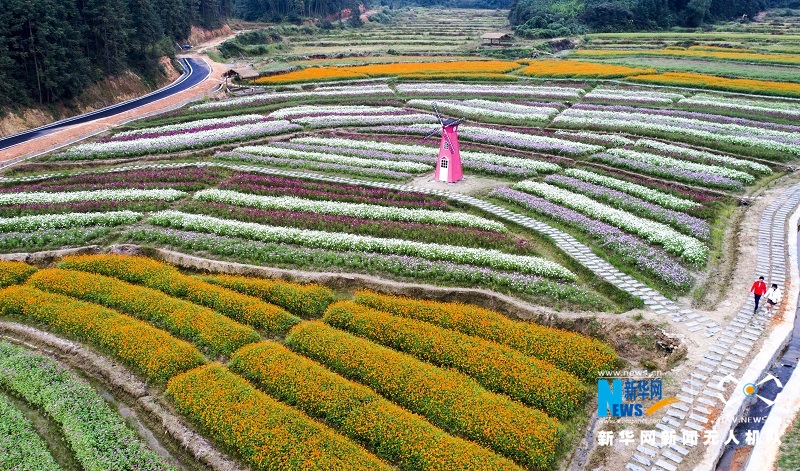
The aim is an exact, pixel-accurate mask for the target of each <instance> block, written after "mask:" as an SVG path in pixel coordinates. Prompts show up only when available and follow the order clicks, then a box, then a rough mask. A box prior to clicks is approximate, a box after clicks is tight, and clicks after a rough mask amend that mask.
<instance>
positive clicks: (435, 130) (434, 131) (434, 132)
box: [422, 129, 439, 141]
mask: <svg viewBox="0 0 800 471" xmlns="http://www.w3.org/2000/svg"><path fill="white" fill-rule="evenodd" d="M437 132H439V130H438V129H434V130H433V131H431V132H429V133H428V135H427V136H425V137H423V138H422V140H423V141H424V140H425V139H428V138H430V137H431V136H433V135H434V134H436V133H437Z"/></svg>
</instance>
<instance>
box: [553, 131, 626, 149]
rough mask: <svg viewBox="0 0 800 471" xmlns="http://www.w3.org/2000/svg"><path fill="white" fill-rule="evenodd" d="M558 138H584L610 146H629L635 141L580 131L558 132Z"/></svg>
mask: <svg viewBox="0 0 800 471" xmlns="http://www.w3.org/2000/svg"><path fill="white" fill-rule="evenodd" d="M555 135H556V136H564V137H566V138H567V139H569V138H572V139H575V138H576V137H579V138H580V137H582V138H585V139H593V140H596V141H600V142H607V143H608V144H610V145H614V146H619V147H623V146H628V145H632V144H633V143H634V142H635V141H634V140H633V139H628V138H627V137H623V136H618V135H616V134H600V133H596V132H589V131H578V132H574V131H572V132H570V131H556V132H555Z"/></svg>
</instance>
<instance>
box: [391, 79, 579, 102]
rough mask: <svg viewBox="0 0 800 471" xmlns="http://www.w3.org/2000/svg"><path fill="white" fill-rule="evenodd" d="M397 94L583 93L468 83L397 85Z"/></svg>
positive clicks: (530, 95) (528, 95)
mask: <svg viewBox="0 0 800 471" xmlns="http://www.w3.org/2000/svg"><path fill="white" fill-rule="evenodd" d="M395 88H396V89H397V91H398V92H400V93H404V94H408V95H415V94H441V95H463V96H470V95H494V96H509V95H512V96H522V97H526V98H556V99H564V100H570V99H576V98H579V97H580V96H581V93H583V91H584V90H583V89H582V88H577V87H576V88H573V87H548V86H531V85H500V84H496V85H483V84H468V83H430V82H421V83H399V84H397V86H396V87H395Z"/></svg>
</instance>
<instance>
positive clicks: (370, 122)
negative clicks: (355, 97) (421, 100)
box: [292, 113, 439, 128]
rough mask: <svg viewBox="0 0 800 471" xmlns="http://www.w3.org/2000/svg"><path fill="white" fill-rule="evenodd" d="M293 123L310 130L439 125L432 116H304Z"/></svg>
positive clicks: (417, 114) (418, 114) (295, 119)
mask: <svg viewBox="0 0 800 471" xmlns="http://www.w3.org/2000/svg"><path fill="white" fill-rule="evenodd" d="M292 122H293V123H298V124H302V125H303V126H310V127H312V128H335V127H339V126H379V125H383V124H417V123H437V124H438V123H439V121H438V120H437V119H436V116H434V115H432V114H421V113H414V114H381V115H327V116H306V117H302V118H294V119H292Z"/></svg>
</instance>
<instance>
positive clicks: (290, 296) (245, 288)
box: [201, 275, 336, 317]
mask: <svg viewBox="0 0 800 471" xmlns="http://www.w3.org/2000/svg"><path fill="white" fill-rule="evenodd" d="M201 279H202V280H204V281H208V282H209V283H214V284H216V285H219V286H223V287H225V288H228V289H232V290H234V291H238V292H240V293H243V294H246V295H248V296H254V297H256V298H259V299H261V300H263V301H266V302H268V303H272V304H275V305H277V306H280V307H282V308H284V309H286V310H287V311H289V312H291V313H292V314H295V315H297V316H304V317H319V316H321V315H322V313H323V312H325V308H326V307H328V305H329V304H330V303H332V302H333V301H334V300H335V298H336V297H335V296H334V294H333V291H331V290H329V289H328V288H325V287H324V286H320V285H316V284H308V285H301V284H298V283H290V282H288V281H282V280H268V279H264V278H250V277H246V276H233V275H214V276H207V277H202V278H201Z"/></svg>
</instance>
